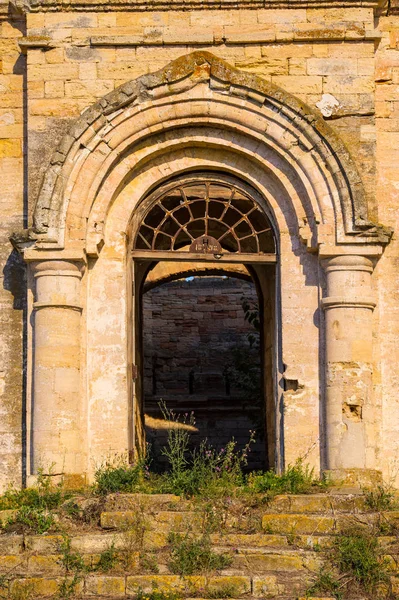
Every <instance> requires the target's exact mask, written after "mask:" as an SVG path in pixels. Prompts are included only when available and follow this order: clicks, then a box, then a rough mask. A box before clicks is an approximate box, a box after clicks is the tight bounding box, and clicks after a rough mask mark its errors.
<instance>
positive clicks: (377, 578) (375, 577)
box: [334, 528, 389, 594]
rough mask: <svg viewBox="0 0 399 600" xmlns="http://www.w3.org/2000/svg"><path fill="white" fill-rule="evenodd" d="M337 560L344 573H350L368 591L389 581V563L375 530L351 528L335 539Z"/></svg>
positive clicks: (371, 591)
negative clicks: (383, 553)
mask: <svg viewBox="0 0 399 600" xmlns="http://www.w3.org/2000/svg"><path fill="white" fill-rule="evenodd" d="M334 547H335V561H336V564H337V567H338V569H339V570H340V572H341V573H343V574H348V575H349V576H350V577H351V578H353V580H355V581H356V582H357V583H358V584H359V585H360V586H361V587H362V589H364V590H365V591H366V592H367V593H373V594H374V593H375V592H376V590H378V588H379V586H381V585H383V584H388V583H389V569H388V567H389V563H388V561H387V559H385V558H384V557H382V556H381V549H380V545H379V542H378V538H377V537H376V536H375V535H374V532H372V531H367V530H364V529H356V528H353V529H349V530H348V531H346V532H345V533H344V534H342V535H340V536H338V538H337V539H336V541H335V546H334Z"/></svg>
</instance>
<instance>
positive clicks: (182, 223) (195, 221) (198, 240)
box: [134, 176, 275, 254]
mask: <svg viewBox="0 0 399 600" xmlns="http://www.w3.org/2000/svg"><path fill="white" fill-rule="evenodd" d="M134 248H135V249H136V250H152V251H154V250H157V251H168V250H170V251H173V250H175V251H176V250H181V249H187V250H189V251H191V252H196V253H198V252H200V253H206V252H211V253H219V252H222V251H227V252H237V253H245V254H248V253H249V254H253V253H256V254H262V253H273V252H275V243H274V236H273V230H272V227H271V223H270V221H269V219H268V218H267V216H266V215H265V213H264V211H263V210H262V209H261V207H260V206H259V204H258V203H257V202H256V201H255V199H254V198H253V197H252V195H251V193H250V191H248V190H247V189H246V188H244V186H239V185H238V184H235V183H234V182H233V181H232V180H231V179H230V178H226V179H225V180H223V179H221V178H216V177H215V178H212V177H211V176H208V177H205V176H203V177H196V178H195V179H193V180H191V181H190V180H180V181H179V180H178V181H176V182H175V183H174V184H172V185H170V186H167V187H166V190H165V189H164V190H163V191H161V192H160V193H159V195H158V196H156V197H155V203H154V202H153V203H152V205H151V207H150V209H149V210H147V212H146V213H145V215H144V218H143V221H142V225H141V226H140V228H139V231H138V233H137V236H136V240H135V245H134Z"/></svg>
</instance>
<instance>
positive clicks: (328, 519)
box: [262, 511, 399, 535]
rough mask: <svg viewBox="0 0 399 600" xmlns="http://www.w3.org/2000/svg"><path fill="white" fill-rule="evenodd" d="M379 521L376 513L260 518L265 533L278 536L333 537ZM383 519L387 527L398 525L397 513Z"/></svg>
mask: <svg viewBox="0 0 399 600" xmlns="http://www.w3.org/2000/svg"><path fill="white" fill-rule="evenodd" d="M379 519H380V515H378V514H376V513H358V514H356V515H351V514H347V515H345V514H338V515H331V514H329V515H322V514H310V513H306V514H303V513H298V514H294V513H284V514H283V513H281V514H280V513H279V514H276V513H266V514H264V515H263V517H262V527H263V530H264V531H266V532H267V533H272V534H280V535H281V534H288V535H296V534H309V535H333V534H337V533H340V532H342V531H344V530H345V529H347V528H348V527H353V526H354V525H356V526H360V527H361V526H364V527H366V526H370V525H373V524H375V523H377V522H378V520H379ZM383 519H384V523H385V525H386V526H387V527H389V526H392V527H396V526H398V525H399V511H392V512H387V513H384V515H383Z"/></svg>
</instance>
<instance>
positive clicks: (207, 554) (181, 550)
mask: <svg viewBox="0 0 399 600" xmlns="http://www.w3.org/2000/svg"><path fill="white" fill-rule="evenodd" d="M169 543H170V544H171V558H170V561H169V568H170V570H171V572H172V573H175V574H176V575H180V576H182V577H184V576H186V575H195V574H199V573H209V572H212V571H218V570H221V569H226V568H227V567H229V566H230V565H231V562H232V558H231V556H229V555H228V554H217V553H216V552H214V551H213V550H212V547H211V542H210V539H209V537H208V536H206V535H204V536H202V537H201V538H199V539H196V538H193V537H192V536H189V535H184V536H183V535H181V534H179V533H172V534H171V535H170V536H169Z"/></svg>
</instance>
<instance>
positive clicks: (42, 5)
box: [12, 0, 379, 12]
mask: <svg viewBox="0 0 399 600" xmlns="http://www.w3.org/2000/svg"><path fill="white" fill-rule="evenodd" d="M12 3H13V5H14V6H15V7H16V8H17V9H18V10H20V11H24V12H71V11H83V12H115V11H118V12H119V11H126V12H132V11H149V10H190V9H228V10H232V9H233V10H234V9H240V8H245V9H248V8H249V9H257V8H269V9H276V8H304V3H303V1H302V0H248V1H247V2H245V3H243V4H242V6H241V5H240V2H233V1H232V0H209V1H208V2H206V1H204V0H149V1H148V0H146V1H145V0H111V1H109V2H102V3H101V2H100V3H99V2H98V0H70V2H68V3H66V2H64V1H63V0H13V2H12ZM378 4H379V3H378V1H377V0H329V2H328V3H326V2H323V0H308V1H307V2H306V8H323V9H325V8H349V7H356V6H359V7H371V8H374V9H375V8H377V7H378Z"/></svg>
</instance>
